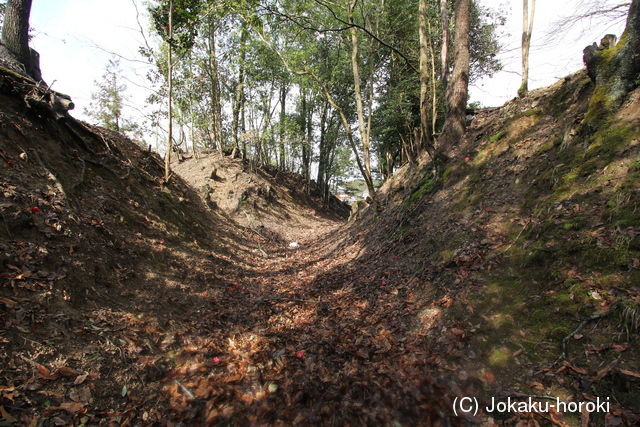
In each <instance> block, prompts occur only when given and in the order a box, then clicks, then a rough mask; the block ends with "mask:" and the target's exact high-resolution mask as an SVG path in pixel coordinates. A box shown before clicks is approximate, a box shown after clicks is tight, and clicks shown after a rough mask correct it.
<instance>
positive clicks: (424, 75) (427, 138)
mask: <svg viewBox="0 0 640 427" xmlns="http://www.w3.org/2000/svg"><path fill="white" fill-rule="evenodd" d="M427 3H428V0H420V3H419V5H418V36H419V40H420V131H419V138H420V140H419V143H418V144H417V147H418V150H420V151H422V150H426V151H427V153H429V156H430V157H431V159H432V160H433V162H434V164H436V166H437V164H438V162H439V161H440V157H441V154H440V153H439V152H438V151H437V150H436V148H435V145H434V143H433V138H432V137H431V130H430V125H429V74H430V73H429V38H428V36H427V25H428V22H429V21H428V19H427ZM407 157H408V158H409V159H412V160H414V159H415V157H413V156H412V155H411V153H410V152H409V151H407Z"/></svg>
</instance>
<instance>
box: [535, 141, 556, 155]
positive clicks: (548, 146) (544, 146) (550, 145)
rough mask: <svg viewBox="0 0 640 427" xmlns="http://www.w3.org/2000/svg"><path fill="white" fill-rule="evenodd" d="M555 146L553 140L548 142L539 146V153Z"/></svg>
mask: <svg viewBox="0 0 640 427" xmlns="http://www.w3.org/2000/svg"><path fill="white" fill-rule="evenodd" d="M553 147H554V144H553V142H547V143H546V144H544V145H542V146H541V147H540V148H538V154H544V153H546V152H547V151H549V150H551V149H552V148H553Z"/></svg>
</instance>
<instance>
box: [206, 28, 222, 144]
mask: <svg viewBox="0 0 640 427" xmlns="http://www.w3.org/2000/svg"><path fill="white" fill-rule="evenodd" d="M210 19H211V21H210V23H209V52H208V54H209V85H210V94H211V95H210V96H211V128H212V130H213V144H214V146H215V148H216V150H218V151H219V152H221V153H222V151H223V146H222V105H221V102H220V77H219V70H218V59H217V57H216V26H215V20H214V19H213V18H210Z"/></svg>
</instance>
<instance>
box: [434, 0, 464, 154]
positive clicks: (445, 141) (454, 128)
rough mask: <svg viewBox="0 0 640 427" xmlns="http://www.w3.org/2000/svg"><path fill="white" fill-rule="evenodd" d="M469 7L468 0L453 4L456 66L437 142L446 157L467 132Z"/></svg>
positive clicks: (448, 87)
mask: <svg viewBox="0 0 640 427" xmlns="http://www.w3.org/2000/svg"><path fill="white" fill-rule="evenodd" d="M470 6H471V0H458V2H457V4H456V13H455V20H456V27H455V28H456V34H455V42H454V45H455V59H454V61H455V62H454V65H453V73H452V76H451V82H450V83H449V85H448V86H447V118H446V121H445V123H444V127H443V129H442V133H441V135H440V138H439V140H438V142H439V143H440V150H441V151H442V152H443V153H445V154H446V153H448V152H449V151H450V150H451V149H452V148H454V147H455V146H456V145H458V143H459V142H460V140H461V139H462V137H463V136H464V133H465V131H466V125H467V115H466V113H467V94H468V90H469V66H470V52H469V21H470V12H471V9H470Z"/></svg>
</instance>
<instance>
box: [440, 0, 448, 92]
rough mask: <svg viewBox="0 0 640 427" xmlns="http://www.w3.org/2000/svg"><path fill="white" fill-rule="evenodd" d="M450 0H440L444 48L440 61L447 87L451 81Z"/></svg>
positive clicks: (443, 79) (444, 83) (443, 82)
mask: <svg viewBox="0 0 640 427" xmlns="http://www.w3.org/2000/svg"><path fill="white" fill-rule="evenodd" d="M448 3H449V2H448V1H447V0H440V24H441V25H442V49H441V51H440V62H441V64H442V86H443V87H444V88H445V89H446V88H447V84H448V83H449V43H450V36H449V11H448V7H449V4H448Z"/></svg>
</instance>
